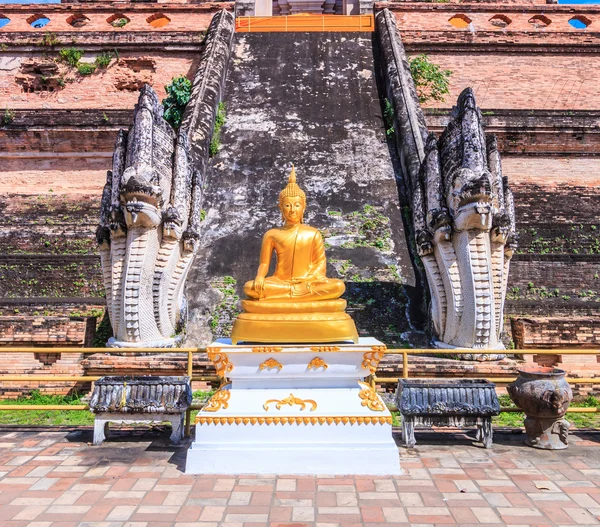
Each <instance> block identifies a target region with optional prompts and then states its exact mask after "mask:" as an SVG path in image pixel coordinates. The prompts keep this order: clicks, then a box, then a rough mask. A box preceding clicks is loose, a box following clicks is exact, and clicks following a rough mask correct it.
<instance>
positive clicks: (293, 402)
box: [263, 393, 317, 412]
mask: <svg viewBox="0 0 600 527" xmlns="http://www.w3.org/2000/svg"><path fill="white" fill-rule="evenodd" d="M271 403H275V408H277V410H281V407H282V406H283V405H288V406H300V410H304V409H305V408H306V405H307V404H310V405H311V409H310V411H311V412H314V411H315V410H316V409H317V402H316V401H313V400H312V399H300V398H298V397H295V396H294V394H291V393H290V396H289V397H286V398H285V399H269V400H268V401H266V402H265V404H263V408H264V409H265V411H267V412H268V411H269V405H270V404H271Z"/></svg>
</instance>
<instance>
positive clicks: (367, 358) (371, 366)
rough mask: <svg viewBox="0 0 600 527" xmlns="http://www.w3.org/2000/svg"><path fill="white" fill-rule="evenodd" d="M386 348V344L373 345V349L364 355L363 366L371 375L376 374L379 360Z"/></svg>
mask: <svg viewBox="0 0 600 527" xmlns="http://www.w3.org/2000/svg"><path fill="white" fill-rule="evenodd" d="M386 349H387V348H386V347H385V346H371V351H367V352H366V353H365V354H364V355H363V363H362V367H363V368H364V369H365V370H369V371H370V372H371V375H375V372H376V371H377V366H379V361H380V360H381V359H382V358H383V356H384V355H385V350H386Z"/></svg>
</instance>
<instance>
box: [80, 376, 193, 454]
mask: <svg viewBox="0 0 600 527" xmlns="http://www.w3.org/2000/svg"><path fill="white" fill-rule="evenodd" d="M191 403H192V390H191V387H190V378H189V377H167V376H165V377H102V378H101V379H98V380H97V381H96V382H95V384H94V391H93V392H92V397H91V399H90V410H91V411H92V412H93V413H94V414H95V416H96V417H95V419H94V445H101V444H102V442H103V441H104V440H105V439H106V435H107V433H108V426H109V423H148V424H149V423H161V422H165V421H167V422H170V423H171V426H172V432H171V441H172V442H173V443H175V444H177V443H179V442H181V439H182V438H183V422H184V419H185V412H186V410H187V409H188V408H189V406H190V404H191Z"/></svg>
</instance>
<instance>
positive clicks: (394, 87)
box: [376, 9, 517, 359]
mask: <svg viewBox="0 0 600 527" xmlns="http://www.w3.org/2000/svg"><path fill="white" fill-rule="evenodd" d="M376 21H377V28H378V31H379V35H380V44H381V60H382V62H383V64H382V66H383V69H384V72H385V75H384V77H385V88H386V92H387V93H386V94H387V97H388V99H389V101H390V102H391V103H392V104H393V106H394V110H395V112H394V130H395V134H394V136H395V141H396V147H397V151H398V153H399V156H400V159H401V165H402V181H401V183H402V184H403V189H404V191H405V194H406V199H407V201H409V202H410V203H411V209H412V222H413V234H414V237H415V242H416V251H417V253H418V256H419V257H420V259H421V261H422V262H423V266H424V268H425V274H426V282H427V285H428V287H429V291H430V293H431V305H430V320H431V322H432V327H433V333H434V344H435V345H436V346H438V347H443V348H472V349H484V348H496V349H503V348H504V346H503V344H502V341H501V339H500V337H501V334H502V324H503V309H504V299H505V295H506V285H507V277H508V269H509V262H510V259H511V257H512V254H513V252H514V250H515V248H516V242H517V235H516V231H515V214H514V205H513V195H512V193H511V191H510V188H509V186H508V181H507V179H506V178H505V177H503V176H502V166H501V163H500V154H499V153H498V147H497V144H496V138H495V137H493V136H489V137H488V138H487V139H486V136H485V133H484V129H483V124H482V122H483V120H482V116H481V112H480V111H479V109H478V108H477V105H476V103H475V97H474V95H473V91H472V90H471V89H470V88H468V89H466V90H465V91H463V93H462V94H461V95H460V96H459V99H458V103H457V105H456V107H455V108H454V109H453V112H452V115H451V118H450V122H449V124H448V126H447V127H446V129H445V130H444V131H443V133H442V135H441V136H440V138H439V141H438V140H437V139H436V137H435V135H433V134H429V133H428V130H427V126H426V123H425V118H424V115H423V112H422V109H421V107H420V104H419V99H418V96H417V91H416V89H415V85H414V82H413V79H412V77H411V74H410V68H409V65H408V62H407V59H406V53H405V51H404V47H403V46H402V41H401V38H400V32H399V30H398V27H397V25H396V20H395V17H394V15H393V14H392V13H391V12H390V11H389V10H388V9H383V10H381V11H380V12H379V13H378V14H377V15H376ZM424 281H425V280H424ZM461 357H462V358H478V359H491V358H498V357H499V355H496V356H494V355H478V356H475V355H461Z"/></svg>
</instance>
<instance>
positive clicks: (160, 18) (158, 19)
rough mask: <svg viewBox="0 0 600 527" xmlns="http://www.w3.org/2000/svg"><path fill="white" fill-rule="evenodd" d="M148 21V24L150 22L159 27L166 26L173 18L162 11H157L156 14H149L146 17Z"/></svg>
mask: <svg viewBox="0 0 600 527" xmlns="http://www.w3.org/2000/svg"><path fill="white" fill-rule="evenodd" d="M146 22H148V24H150V25H151V26H152V27H156V28H159V27H165V26H166V25H167V24H169V23H170V22H171V19H170V18H169V17H168V16H166V15H163V14H162V13H156V14H155V15H152V16H149V17H148V18H147V19H146Z"/></svg>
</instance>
